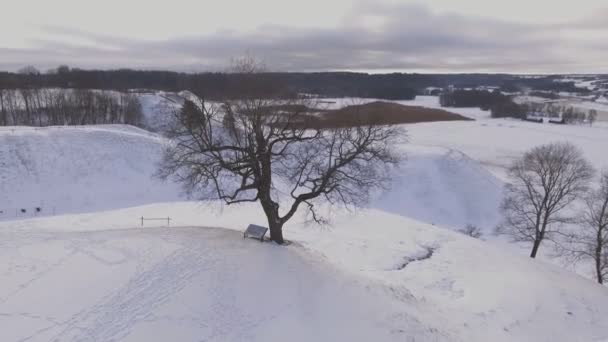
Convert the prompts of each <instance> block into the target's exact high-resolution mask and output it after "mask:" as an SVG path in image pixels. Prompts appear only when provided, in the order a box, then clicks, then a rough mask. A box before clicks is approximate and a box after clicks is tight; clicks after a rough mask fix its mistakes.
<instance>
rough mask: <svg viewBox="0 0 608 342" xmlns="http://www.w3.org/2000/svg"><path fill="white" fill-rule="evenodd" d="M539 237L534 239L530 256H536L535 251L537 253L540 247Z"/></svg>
mask: <svg viewBox="0 0 608 342" xmlns="http://www.w3.org/2000/svg"><path fill="white" fill-rule="evenodd" d="M540 242H541V240H540V239H536V240H534V246H532V253H530V258H536V253H538V248H539V247H540Z"/></svg>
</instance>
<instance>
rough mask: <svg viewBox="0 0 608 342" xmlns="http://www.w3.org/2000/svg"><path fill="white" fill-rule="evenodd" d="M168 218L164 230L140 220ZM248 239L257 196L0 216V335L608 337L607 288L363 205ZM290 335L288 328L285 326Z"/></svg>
mask: <svg viewBox="0 0 608 342" xmlns="http://www.w3.org/2000/svg"><path fill="white" fill-rule="evenodd" d="M141 215H143V216H150V215H152V216H153V215H167V216H171V217H172V219H173V221H172V227H170V228H167V227H165V228H158V227H154V226H153V225H154V224H152V226H149V227H148V226H146V227H143V228H141V227H137V226H138V225H139V221H138V217H140V216H141ZM334 218H335V219H334V224H333V226H332V227H331V228H328V229H320V228H317V227H311V226H310V225H307V224H306V223H304V221H303V218H302V217H298V218H296V219H295V221H294V222H293V223H291V224H289V225H288V227H287V228H286V229H287V230H286V234H287V235H288V236H289V237H290V239H292V240H293V241H294V243H293V244H292V245H291V246H288V247H278V246H274V245H272V244H262V243H260V242H257V241H255V240H249V239H247V240H243V239H242V238H241V237H240V235H239V233H237V232H234V233H232V232H230V231H226V230H222V229H209V228H204V227H201V226H207V227H225V228H228V229H234V230H242V229H243V227H244V226H245V225H246V224H248V223H250V222H258V223H263V217H262V215H261V211H260V210H259V208H258V207H257V206H256V205H255V204H252V205H242V206H238V207H225V208H223V209H222V208H217V207H215V205H213V204H210V205H209V206H205V207H201V206H200V205H198V204H195V203H188V202H183V203H160V204H153V205H148V206H144V207H136V208H129V209H122V210H117V211H110V212H101V213H92V214H80V215H68V216H56V217H49V218H37V219H31V220H22V221H15V222H5V223H2V224H0V238H1V239H0V241H2V248H0V265H1V266H0V267H1V268H0V284H2V285H0V302H1V303H2V304H1V305H0V335H1V336H2V340H8V341H18V340H28V341H52V340H61V341H110V340H112V341H142V340H146V341H165V340H184V341H200V340H205V341H241V340H259V341H280V340H284V339H285V338H288V339H289V340H291V341H310V340H322V341H334V340H351V341H369V340H378V341H390V340H395V341H404V340H405V341H408V340H409V341H463V342H464V341H602V339H606V338H608V320H606V319H605V317H606V314H608V289H607V288H605V287H602V286H599V285H597V284H595V283H593V282H592V281H589V280H587V279H584V278H582V277H579V276H577V275H574V274H572V273H569V272H568V271H565V270H563V269H560V268H558V267H556V266H552V265H549V264H545V263H543V262H542V261H538V260H531V259H529V258H527V257H525V256H519V255H514V254H511V253H509V252H506V251H504V250H501V249H500V248H497V246H495V245H492V244H488V243H486V242H483V241H480V240H476V239H472V238H469V237H466V236H464V235H462V234H458V233H453V232H450V231H447V230H443V229H440V228H437V227H433V226H431V225H429V224H426V223H422V222H419V221H415V220H411V219H407V218H405V217H402V216H398V215H392V214H388V213H386V212H383V211H380V210H364V211H362V212H360V213H358V214H348V213H336V215H335V216H334ZM286 336H287V337H286Z"/></svg>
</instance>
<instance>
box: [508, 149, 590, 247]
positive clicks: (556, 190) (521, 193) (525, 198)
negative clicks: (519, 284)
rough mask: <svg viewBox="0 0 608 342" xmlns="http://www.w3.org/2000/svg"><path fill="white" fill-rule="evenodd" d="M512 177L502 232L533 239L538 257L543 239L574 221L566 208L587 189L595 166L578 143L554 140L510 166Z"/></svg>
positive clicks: (523, 238)
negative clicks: (576, 145)
mask: <svg viewBox="0 0 608 342" xmlns="http://www.w3.org/2000/svg"><path fill="white" fill-rule="evenodd" d="M509 177H510V179H511V181H512V183H511V184H509V185H507V187H506V191H505V198H504V200H503V203H502V205H501V209H502V212H503V214H504V216H505V218H504V222H503V223H502V224H501V225H499V227H498V232H499V233H504V234H508V235H510V236H512V237H513V238H514V239H515V240H516V241H529V242H532V251H531V253H530V257H532V258H535V257H536V254H537V252H538V249H539V247H540V245H541V243H542V242H543V240H545V239H547V238H548V239H553V236H551V235H553V233H556V232H558V229H559V226H560V225H561V224H562V223H566V222H569V221H571V218H570V217H568V216H566V215H564V209H566V208H567V207H568V206H569V205H570V204H571V203H572V202H573V201H574V200H576V199H577V198H579V197H580V196H581V195H582V194H584V193H585V192H586V190H587V184H588V182H589V180H590V179H591V178H592V177H593V168H592V167H591V165H590V164H589V163H588V162H587V161H586V160H585V158H584V157H583V156H582V153H581V151H580V150H579V149H578V148H576V147H575V146H574V145H572V144H570V143H553V144H548V145H543V146H539V147H535V148H533V149H532V150H530V151H528V152H526V153H525V154H524V156H523V157H522V158H521V159H519V160H517V161H515V162H514V163H513V165H512V166H511V167H510V168H509Z"/></svg>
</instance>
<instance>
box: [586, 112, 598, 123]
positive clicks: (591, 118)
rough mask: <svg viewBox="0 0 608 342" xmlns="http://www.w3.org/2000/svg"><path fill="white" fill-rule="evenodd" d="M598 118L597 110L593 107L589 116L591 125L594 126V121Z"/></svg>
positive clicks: (588, 119)
mask: <svg viewBox="0 0 608 342" xmlns="http://www.w3.org/2000/svg"><path fill="white" fill-rule="evenodd" d="M595 120H597V110H595V109H592V110H590V111H589V115H588V116H587V121H589V126H593V123H594V122H595Z"/></svg>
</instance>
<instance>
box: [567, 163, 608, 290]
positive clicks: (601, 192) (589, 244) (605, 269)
mask: <svg viewBox="0 0 608 342" xmlns="http://www.w3.org/2000/svg"><path fill="white" fill-rule="evenodd" d="M585 202H586V207H585V211H584V212H583V213H582V214H581V222H580V223H581V227H580V229H578V230H576V231H573V232H571V233H570V234H568V235H567V236H566V239H565V243H564V244H562V245H561V246H560V247H561V248H560V252H566V256H570V257H573V258H574V259H575V260H580V259H587V260H592V261H593V266H594V271H595V279H596V280H597V281H598V283H600V284H603V283H604V281H605V280H606V279H607V278H608V170H605V171H604V172H603V173H602V176H601V178H600V187H599V189H597V190H596V191H593V192H592V193H591V194H590V195H589V196H588V197H587V198H586V201H585Z"/></svg>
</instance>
